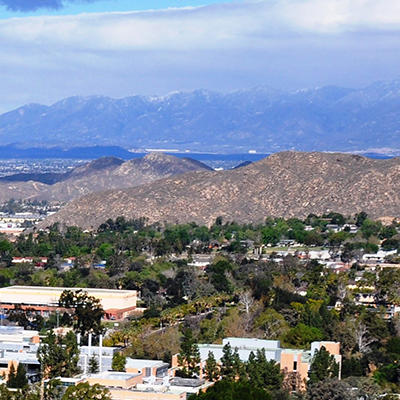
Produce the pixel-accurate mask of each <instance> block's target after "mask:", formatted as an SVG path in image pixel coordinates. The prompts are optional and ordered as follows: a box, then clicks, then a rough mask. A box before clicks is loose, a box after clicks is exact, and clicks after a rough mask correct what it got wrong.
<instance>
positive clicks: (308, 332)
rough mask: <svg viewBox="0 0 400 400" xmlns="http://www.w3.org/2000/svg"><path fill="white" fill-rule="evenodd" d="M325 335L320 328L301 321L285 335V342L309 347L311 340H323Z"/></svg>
mask: <svg viewBox="0 0 400 400" xmlns="http://www.w3.org/2000/svg"><path fill="white" fill-rule="evenodd" d="M323 336H324V335H323V333H322V332H321V330H320V329H318V328H315V327H311V326H308V325H305V324H303V323H299V324H297V325H296V326H295V327H294V328H292V329H290V331H289V332H288V333H287V334H286V335H285V342H286V343H288V344H290V345H292V346H295V347H307V346H309V345H310V343H311V342H315V341H317V340H322V339H323Z"/></svg>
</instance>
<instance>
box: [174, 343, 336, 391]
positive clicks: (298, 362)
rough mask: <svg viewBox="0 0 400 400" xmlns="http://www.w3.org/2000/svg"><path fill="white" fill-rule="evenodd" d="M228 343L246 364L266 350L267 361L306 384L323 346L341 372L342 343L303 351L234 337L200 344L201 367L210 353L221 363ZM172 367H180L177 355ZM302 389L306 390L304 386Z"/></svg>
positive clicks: (317, 346)
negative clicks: (217, 342) (258, 351)
mask: <svg viewBox="0 0 400 400" xmlns="http://www.w3.org/2000/svg"><path fill="white" fill-rule="evenodd" d="M228 343H229V344H230V345H231V347H232V349H237V351H238V354H239V357H240V359H241V360H242V361H244V362H246V361H248V359H249V356H250V353H252V352H253V353H254V354H255V353H256V352H257V350H264V351H265V355H266V358H267V360H274V361H275V362H277V363H278V364H280V366H281V369H282V370H283V371H285V372H287V373H291V372H297V373H298V374H299V378H300V380H301V382H305V381H306V380H307V379H308V370H309V369H310V365H311V361H312V358H313V356H314V354H315V352H316V351H317V350H319V349H321V347H322V346H324V347H325V348H326V350H327V351H328V352H329V353H331V354H332V355H334V357H335V360H336V362H337V363H338V364H339V371H340V370H341V364H342V356H341V355H340V343H338V342H312V343H311V349H310V350H303V349H285V348H282V347H281V344H280V341H279V340H262V339H252V338H232V337H231V338H225V339H223V341H222V344H199V345H198V346H199V351H200V359H201V367H203V366H204V365H205V362H206V360H207V358H208V354H209V352H212V353H213V354H214V357H215V359H216V361H217V362H219V360H220V359H221V357H222V355H223V347H224V346H225V345H226V344H228ZM172 367H173V368H177V367H178V357H177V355H174V356H173V357H172ZM201 369H202V368H201ZM339 377H340V372H339ZM302 385H304V383H303V384H302ZM302 387H303V388H304V386H302Z"/></svg>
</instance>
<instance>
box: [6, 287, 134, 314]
mask: <svg viewBox="0 0 400 400" xmlns="http://www.w3.org/2000/svg"><path fill="white" fill-rule="evenodd" d="M64 290H71V291H78V290H81V291H83V292H86V293H87V294H88V295H89V296H93V297H95V298H96V299H99V300H100V303H101V305H102V307H103V309H104V312H105V314H104V318H105V319H112V320H121V319H124V318H126V317H128V316H129V315H131V314H132V313H134V312H135V311H136V304H137V291H136V290H113V289H89V288H59V287H42V286H9V287H5V288H1V289H0V309H2V310H3V312H8V311H9V310H13V309H14V308H15V307H16V306H18V307H20V308H21V309H31V310H34V311H37V312H38V313H40V314H41V315H43V316H44V317H47V316H48V315H50V313H52V312H55V311H57V310H60V307H59V305H58V300H59V298H60V296H61V294H62V292H63V291H64Z"/></svg>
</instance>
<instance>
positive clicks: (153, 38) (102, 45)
mask: <svg viewBox="0 0 400 400" xmlns="http://www.w3.org/2000/svg"><path fill="white" fill-rule="evenodd" d="M399 28H400V1H398V0H375V1H373V0H265V1H260V2H249V3H237V4H234V3H233V4H232V3H230V4H222V5H214V6H205V7H198V8H184V9H167V10H162V11H147V12H130V13H106V14H82V15H77V16H76V15H74V16H48V17H46V16H40V17H30V18H14V19H9V20H3V21H0V36H1V37H2V40H10V41H17V42H20V43H30V44H33V45H41V44H51V45H54V46H57V45H60V46H71V47H73V48H83V49H98V50H132V49H149V50H154V49H193V48H194V47H197V48H201V49H212V48H216V47H221V46H230V47H236V46H239V47H240V46H242V45H245V46H249V45H250V46H251V45H252V42H251V40H250V39H251V38H254V39H255V40H256V42H255V43H258V42H259V41H260V39H265V40H269V38H270V37H271V36H272V37H276V36H277V35H285V34H291V35H293V34H335V33H342V32H347V31H357V30H385V31H386V30H398V29H399Z"/></svg>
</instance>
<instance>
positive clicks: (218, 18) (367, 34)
mask: <svg viewBox="0 0 400 400" xmlns="http://www.w3.org/2000/svg"><path fill="white" fill-rule="evenodd" d="M0 54H1V56H0V72H1V75H0V76H1V79H2V80H1V88H2V91H1V94H2V95H1V97H0V112H6V111H8V110H11V109H13V108H16V107H18V106H21V105H23V104H27V103H42V104H51V103H54V102H56V101H58V100H60V99H62V98H65V97H68V96H74V95H81V96H90V95H106V96H111V97H125V96H131V95H136V94H141V95H164V94H167V93H169V92H172V91H177V90H184V91H188V90H194V89H199V88H204V89H210V90H217V91H231V90H237V89H242V88H249V87H253V86H258V85H266V86H271V87H274V88H277V89H283V90H297V89H302V88H310V87H317V86H324V85H338V86H346V87H363V86H367V85H369V84H371V83H373V82H375V81H379V80H392V79H398V78H399V74H400V72H399V71H400V68H399V67H400V1H399V0H237V1H216V0H214V1H213V0H100V1H96V0H0Z"/></svg>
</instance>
